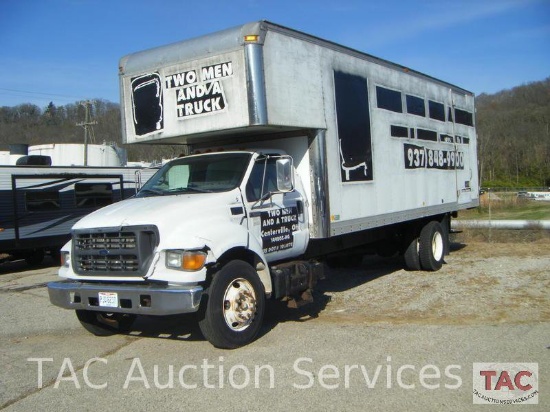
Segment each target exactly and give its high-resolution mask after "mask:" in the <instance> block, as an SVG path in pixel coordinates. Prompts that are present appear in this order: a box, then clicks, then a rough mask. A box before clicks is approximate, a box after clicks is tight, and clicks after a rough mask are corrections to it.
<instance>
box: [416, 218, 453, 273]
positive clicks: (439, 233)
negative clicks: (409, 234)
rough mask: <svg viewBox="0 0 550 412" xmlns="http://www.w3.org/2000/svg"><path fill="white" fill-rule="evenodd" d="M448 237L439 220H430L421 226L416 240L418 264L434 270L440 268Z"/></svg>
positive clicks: (423, 267) (425, 268)
mask: <svg viewBox="0 0 550 412" xmlns="http://www.w3.org/2000/svg"><path fill="white" fill-rule="evenodd" d="M447 242H448V239H447V238H446V236H445V232H444V231H443V227H442V226H441V224H440V223H439V222H436V221H432V222H429V223H428V224H427V225H426V226H424V227H423V228H422V231H421V232H420V238H419V240H418V245H419V256H420V265H421V266H422V269H424V270H429V271H436V270H439V269H441V266H443V262H444V258H445V250H447Z"/></svg>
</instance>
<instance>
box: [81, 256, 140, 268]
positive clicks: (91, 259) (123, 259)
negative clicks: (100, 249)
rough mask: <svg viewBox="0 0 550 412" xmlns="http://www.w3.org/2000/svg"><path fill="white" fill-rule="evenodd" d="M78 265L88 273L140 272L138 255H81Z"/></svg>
mask: <svg viewBox="0 0 550 412" xmlns="http://www.w3.org/2000/svg"><path fill="white" fill-rule="evenodd" d="M78 265H79V267H80V269H82V270H84V271H86V272H89V271H101V272H113V271H115V272H137V271H138V270H139V258H138V257H137V256H136V255H115V256H96V255H80V256H79V259H78Z"/></svg>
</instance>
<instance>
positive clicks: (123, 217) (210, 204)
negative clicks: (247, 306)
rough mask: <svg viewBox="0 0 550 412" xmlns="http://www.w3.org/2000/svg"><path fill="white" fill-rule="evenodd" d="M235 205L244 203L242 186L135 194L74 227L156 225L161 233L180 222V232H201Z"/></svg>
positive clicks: (195, 233)
mask: <svg viewBox="0 0 550 412" xmlns="http://www.w3.org/2000/svg"><path fill="white" fill-rule="evenodd" d="M232 206H242V201H241V194H240V191H239V189H235V190H232V191H230V192H223V193H201V194H181V195H172V196H155V197H144V198H133V199H127V200H123V201H121V202H118V203H114V204H112V205H109V206H107V207H104V208H102V209H99V210H96V211H95V212H93V213H91V214H89V215H87V216H85V217H84V218H82V219H81V220H80V221H78V222H77V223H76V224H75V225H74V226H73V229H88V228H100V227H103V228H105V227H122V226H135V225H156V226H157V228H158V229H159V231H160V232H161V234H162V233H163V232H164V233H168V232H171V231H173V230H174V227H175V226H177V229H178V232H180V233H181V232H182V231H185V232H187V233H189V234H194V235H199V234H200V232H202V231H203V230H197V229H198V228H199V227H200V228H204V227H205V226H206V225H208V226H210V225H212V224H215V221H216V220H219V219H223V220H225V221H227V220H228V219H230V217H231V209H230V208H231V207H232ZM161 237H162V236H161Z"/></svg>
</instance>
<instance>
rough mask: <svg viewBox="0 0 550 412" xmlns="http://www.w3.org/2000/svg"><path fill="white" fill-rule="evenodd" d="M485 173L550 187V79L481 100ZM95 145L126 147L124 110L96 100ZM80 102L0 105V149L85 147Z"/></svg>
mask: <svg viewBox="0 0 550 412" xmlns="http://www.w3.org/2000/svg"><path fill="white" fill-rule="evenodd" d="M476 107H477V116H476V120H477V128H478V150H479V172H480V177H481V184H482V186H485V187H493V188H496V187H516V188H521V187H548V186H550V77H549V78H547V79H545V80H543V81H539V82H533V83H529V84H526V85H522V86H518V87H515V88H513V89H511V90H504V91H501V92H499V93H496V94H491V95H488V94H481V95H479V96H477V99H476ZM91 115H92V119H93V120H95V121H97V124H96V125H94V127H93V130H94V136H95V143H102V142H104V141H105V142H115V143H117V144H118V145H122V144H121V142H122V136H121V126H120V107H119V105H118V104H116V103H112V102H109V101H106V100H101V99H96V100H95V101H94V104H93V108H92V113H91ZM84 118H85V109H84V106H82V105H81V104H78V103H74V104H67V105H65V106H55V105H54V104H53V103H50V104H49V105H48V106H46V107H44V108H40V107H38V106H36V105H33V104H21V105H18V106H14V107H0V150H7V149H8V147H7V145H8V144H12V143H27V144H31V145H34V144H42V143H83V141H84V132H83V129H82V128H81V127H77V126H76V125H77V123H80V122H83V120H84ZM126 148H127V149H128V158H129V159H130V160H133V161H137V160H145V161H153V160H160V159H162V158H163V157H164V158H169V157H174V156H177V155H178V154H179V153H180V152H181V151H182V150H181V148H178V147H177V146H147V145H138V146H135V145H133V146H126Z"/></svg>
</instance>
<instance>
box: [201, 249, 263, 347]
mask: <svg viewBox="0 0 550 412" xmlns="http://www.w3.org/2000/svg"><path fill="white" fill-rule="evenodd" d="M204 295H205V296H204V297H205V298H206V299H205V300H204V301H203V302H202V307H201V312H200V318H199V327H200V330H201V332H202V334H203V335H204V337H205V338H206V339H208V341H209V342H210V343H211V344H212V345H214V346H215V347H217V348H222V349H234V348H238V347H240V346H244V345H246V344H248V343H250V342H252V341H253V340H254V339H255V338H256V336H257V335H258V332H259V331H260V328H261V326H262V320H263V316H264V311H265V292H264V287H263V284H262V282H261V281H260V279H259V277H258V275H257V273H256V271H255V270H254V268H253V267H252V266H250V265H249V264H248V263H246V262H243V261H241V260H234V261H231V262H229V263H228V264H226V265H225V266H224V267H223V268H222V269H221V270H220V271H219V272H218V273H217V274H215V275H214V278H213V279H212V282H211V283H210V286H209V287H208V289H207V290H206V291H205V293H204Z"/></svg>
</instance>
